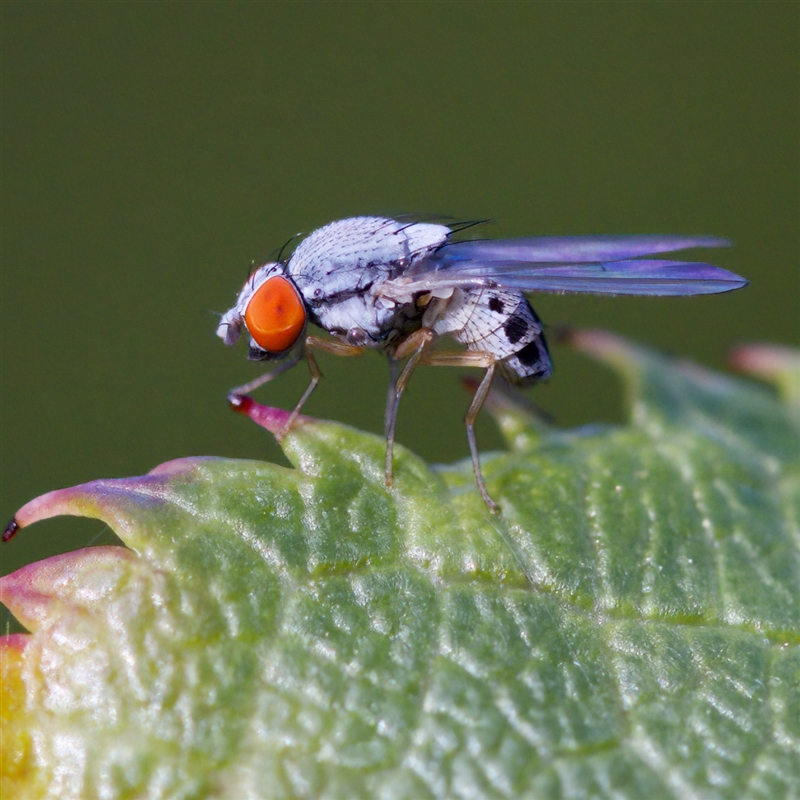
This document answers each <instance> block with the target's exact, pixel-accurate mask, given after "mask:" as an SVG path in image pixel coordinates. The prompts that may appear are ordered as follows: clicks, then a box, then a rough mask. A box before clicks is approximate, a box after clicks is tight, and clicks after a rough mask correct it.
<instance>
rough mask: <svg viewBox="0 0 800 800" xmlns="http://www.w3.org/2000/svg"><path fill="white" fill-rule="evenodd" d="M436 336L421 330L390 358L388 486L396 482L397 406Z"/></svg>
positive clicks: (386, 467)
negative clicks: (394, 467) (400, 367)
mask: <svg viewBox="0 0 800 800" xmlns="http://www.w3.org/2000/svg"><path fill="white" fill-rule="evenodd" d="M435 338H436V334H435V333H434V332H433V331H432V330H431V329H430V328H420V329H419V330H418V331H414V333H412V334H411V335H410V336H408V337H406V338H405V339H403V341H402V342H400V344H399V345H398V346H397V347H396V348H395V349H394V351H393V352H392V353H391V354H390V356H389V396H388V398H387V401H386V420H385V421H386V463H385V468H384V469H385V475H386V485H387V486H391V485H392V483H393V482H394V475H393V458H394V431H395V427H396V426H397V406H398V404H399V403H400V396H401V395H402V394H403V392H404V391H405V388H406V386H407V385H408V380H409V378H410V377H411V373H412V372H413V371H414V368H415V367H416V366H417V364H419V362H420V359H421V358H422V357H423V355H424V354H425V351H426V350H427V349H428V348H429V347H430V346H431V344H432V343H433V340H434V339H435ZM406 357H408V361H406V363H405V364H404V365H403V369H402V370H401V371H400V374H399V375H398V369H399V366H400V362H401V361H402V360H403V359H404V358H406Z"/></svg>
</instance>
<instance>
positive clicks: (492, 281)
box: [385, 259, 747, 297]
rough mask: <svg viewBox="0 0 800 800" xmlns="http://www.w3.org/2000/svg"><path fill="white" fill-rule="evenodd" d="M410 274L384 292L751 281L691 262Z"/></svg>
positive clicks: (685, 288) (640, 289) (695, 290)
mask: <svg viewBox="0 0 800 800" xmlns="http://www.w3.org/2000/svg"><path fill="white" fill-rule="evenodd" d="M434 266H438V268H434V269H429V270H428V271H425V272H423V271H417V270H415V272H414V274H408V273H406V274H405V275H403V276H402V277H400V278H397V279H396V280H394V281H391V282H390V283H389V284H388V285H387V286H386V287H385V294H387V295H389V296H391V295H396V296H398V297H399V296H400V295H402V296H408V295H413V294H416V293H417V292H428V291H430V292H433V293H434V294H436V293H437V292H440V291H441V290H446V289H449V288H463V289H467V288H479V287H482V286H503V287H507V288H514V289H520V290H522V291H525V292H554V293H557V294H565V293H581V294H632V295H653V296H659V295H660V296H666V295H672V296H680V295H696V294H717V293H719V292H730V291H732V290H733V289H739V288H741V287H742V286H746V285H747V281H746V280H745V279H744V278H741V277H740V276H739V275H736V274H734V273H733V272H729V271H728V270H725V269H722V268H721V267H715V266H713V265H712V264H700V263H694V262H687V261H660V260H650V259H647V260H642V261H637V260H628V261H611V262H606V263H594V264H583V263H581V264H541V263H536V264H532V263H525V262H518V261H510V262H489V263H487V262H484V261H458V262H447V263H446V264H439V265H434Z"/></svg>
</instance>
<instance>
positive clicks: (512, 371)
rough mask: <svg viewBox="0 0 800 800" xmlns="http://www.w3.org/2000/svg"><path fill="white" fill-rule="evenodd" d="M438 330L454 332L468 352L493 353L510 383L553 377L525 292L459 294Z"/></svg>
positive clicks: (490, 290)
mask: <svg viewBox="0 0 800 800" xmlns="http://www.w3.org/2000/svg"><path fill="white" fill-rule="evenodd" d="M434 329H435V330H436V332H437V333H439V334H444V333H449V334H450V335H451V336H453V338H454V339H456V341H458V342H461V344H463V345H465V346H466V348H467V350H472V351H481V352H484V353H491V354H492V355H493V356H494V357H495V358H497V360H498V362H499V363H498V368H499V370H500V372H501V373H502V374H503V376H504V377H505V378H506V379H507V380H508V381H510V382H511V383H514V384H519V383H523V382H527V381H528V380H529V379H534V378H545V377H547V376H548V375H549V374H550V355H549V353H548V352H547V344H546V343H545V340H544V336H543V335H542V322H541V320H540V319H539V317H537V316H536V312H534V310H533V308H531V304H530V303H529V302H528V301H527V299H526V298H525V296H524V295H523V294H522V292H519V291H516V290H514V289H500V288H496V287H487V288H484V289H465V290H456V292H455V293H454V294H453V297H452V299H451V301H450V303H449V304H448V306H447V311H446V313H445V314H442V316H441V317H440V318H439V319H438V320H437V321H436V323H435V325H434Z"/></svg>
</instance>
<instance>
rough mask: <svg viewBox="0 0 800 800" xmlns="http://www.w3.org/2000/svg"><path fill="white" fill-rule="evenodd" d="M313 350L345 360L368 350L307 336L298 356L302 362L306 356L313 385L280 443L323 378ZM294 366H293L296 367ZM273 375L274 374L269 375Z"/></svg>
mask: <svg viewBox="0 0 800 800" xmlns="http://www.w3.org/2000/svg"><path fill="white" fill-rule="evenodd" d="M312 349H313V350H322V351H324V352H326V353H332V354H333V355H335V356H342V357H344V358H352V357H353V356H360V355H363V354H364V351H365V350H366V349H367V348H366V347H355V346H354V345H352V344H346V343H345V342H339V341H336V340H335V339H320V338H318V337H316V336H306V340H305V342H304V343H303V349H302V350H301V351H300V355H299V356H298V358H297V360H296V361H295V362H294V364H296V363H297V361H299V360H300V358H301V357H302V355H303V354H305V357H306V360H307V361H308V370H309V372H310V373H311V383H309V384H308V388H307V389H306V390H305V391H304V392H303V394H302V396H301V397H300V399H299V400H298V401H297V405H296V406H295V407H294V410H293V411H292V413H291V414H290V415H289V419H288V420H286V424H285V425H284V426H283V430H282V431H281V432H280V434H279V435H278V436H276V437H275V438H277V440H278V441H279V442H280V441H281V440H282V439H283V437H284V436H286V434H287V433H288V432H289V431H290V430H291V428H292V425H294V422H295V420H296V419H297V416H298V414H299V413H300V409H301V408H302V407H303V406H304V405H305V403H306V400H308V398H309V397H311V393H312V392H313V391H314V389H316V388H317V384H318V383H319V379H320V378H321V377H322V370H321V369H320V368H319V364H317V359H316V358H315V357H314V354H313V353H312V352H311V351H312ZM294 364H292V366H294ZM269 374H270V375H272V373H269Z"/></svg>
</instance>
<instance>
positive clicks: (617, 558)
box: [0, 332, 800, 800]
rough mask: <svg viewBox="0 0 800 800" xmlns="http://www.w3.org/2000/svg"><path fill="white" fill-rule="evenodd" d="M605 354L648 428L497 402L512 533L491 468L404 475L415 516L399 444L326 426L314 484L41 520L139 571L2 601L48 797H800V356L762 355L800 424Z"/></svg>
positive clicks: (308, 429)
mask: <svg viewBox="0 0 800 800" xmlns="http://www.w3.org/2000/svg"><path fill="white" fill-rule="evenodd" d="M576 340H577V344H578V345H579V346H580V347H582V348H583V349H584V350H586V351H589V352H592V353H594V354H595V355H596V356H598V357H600V358H602V359H604V360H606V361H608V362H610V363H612V364H613V365H614V366H616V368H617V369H619V370H620V371H621V372H622V373H623V375H624V377H625V379H626V382H627V386H628V390H629V394H630V403H631V409H632V411H631V420H632V421H631V423H630V424H629V425H627V426H624V427H617V426H610V425H603V426H589V427H586V428H582V429H578V430H571V431H563V430H557V429H553V428H550V427H548V426H546V425H544V424H543V423H541V422H540V421H538V420H537V419H536V418H535V417H532V416H529V415H527V414H526V412H524V411H523V410H521V409H520V408H518V407H517V406H515V405H514V404H513V403H511V402H509V401H508V399H504V398H503V397H502V396H499V395H495V396H493V398H492V400H491V406H492V410H493V412H494V414H495V416H496V418H497V420H498V422H499V424H500V426H501V429H502V430H503V432H504V434H505V436H506V438H507V440H508V443H509V447H510V451H509V452H507V453H502V454H495V455H492V456H487V458H486V460H485V467H484V471H485V477H486V482H487V487H488V489H489V492H490V493H491V495H492V496H493V497H494V499H495V500H496V501H497V502H498V503H499V505H500V507H501V509H502V512H501V514H499V515H491V514H489V513H488V511H487V509H486V507H485V506H484V505H483V503H482V501H481V499H480V496H479V495H478V493H477V491H476V489H475V485H474V478H473V476H472V470H471V467H470V465H469V464H468V463H462V464H458V465H455V466H453V467H448V468H438V469H433V468H430V467H428V466H426V465H425V464H424V463H423V462H422V461H420V460H419V459H418V458H416V457H415V456H413V455H412V454H410V453H408V452H406V451H404V450H402V448H400V449H399V450H398V452H397V458H396V480H395V484H394V486H393V487H392V488H391V489H387V488H386V487H385V485H384V481H383V456H384V443H383V441H382V439H379V438H377V437H374V436H370V435H367V434H365V433H362V432H359V431H355V430H352V429H349V428H346V427H344V426H342V425H337V424H333V423H329V422H319V421H312V420H307V419H304V420H302V424H301V425H300V426H298V427H297V428H296V429H294V430H293V431H292V432H291V433H290V434H289V435H288V436H287V437H286V438H285V440H284V447H285V450H286V453H287V455H288V457H289V459H290V461H291V463H292V464H293V465H294V469H285V468H282V467H278V466H275V465H271V464H264V463H258V462H250V461H231V460H225V459H213V458H205V459H202V458H196V459H184V460H181V461H175V462H170V463H168V464H165V465H162V466H161V467H159V468H157V469H156V470H154V471H153V472H151V473H150V474H148V475H146V476H143V477H140V478H130V479H119V480H103V481H95V482H93V483H89V484H85V485H84V486H80V487H76V488H74V489H66V490H61V491H58V492H53V493H51V494H50V495H45V496H44V497H42V498H39V499H37V500H34V501H32V502H31V503H29V504H28V505H27V506H25V507H24V508H23V509H21V511H20V512H19V514H18V516H17V518H16V520H17V522H18V524H19V526H20V527H24V526H25V525H27V524H30V523H32V522H34V521H36V520H40V519H44V518H46V517H50V516H54V515H56V514H79V515H84V516H90V517H97V518H100V519H103V520H105V521H106V522H107V523H108V524H109V525H110V526H111V527H113V529H114V530H115V531H116V532H117V534H118V535H119V536H120V538H121V539H122V540H123V541H124V542H125V543H126V544H127V545H128V548H130V549H123V548H115V547H103V548H91V549H87V550H83V551H79V552H77V553H73V554H68V555H64V556H59V557H56V558H53V559H48V560H47V561H44V562H40V563H39V564H34V565H31V566H29V567H26V568H24V569H22V570H20V571H18V572H17V573H14V574H13V575H10V576H6V577H5V578H4V579H2V581H0V599H2V600H3V602H4V603H5V604H6V605H7V606H8V607H9V608H10V609H11V610H12V611H13V613H14V614H15V615H16V616H17V618H18V619H19V620H20V621H21V622H22V623H23V624H24V625H25V626H26V627H28V629H29V630H31V631H32V633H31V634H30V635H29V636H23V637H19V636H17V637H7V641H6V642H5V644H4V652H5V653H6V655H7V659H6V660H7V663H9V664H11V663H12V662H13V664H16V663H17V662H18V663H19V665H20V666H19V668H18V669H17V668H16V667H14V669H17V672H18V674H19V675H21V678H22V682H21V683H20V686H21V685H23V684H24V692H25V704H24V707H23V706H20V705H19V704H18V705H16V706H14V711H13V714H11V716H10V717H8V718H7V720H6V724H7V725H8V726H9V728H8V729H9V730H10V731H12V732H13V733H14V737H16V738H14V741H15V742H17V744H16V745H15V746H17V749H18V750H19V753H21V755H20V754H19V753H18V754H17V756H15V758H16V760H15V761H13V764H12V767H11V768H9V770H7V772H8V773H9V774H11V778H10V779H9V780H11V779H13V780H18V781H19V782H18V784H15V785H18V786H19V787H22V788H21V789H20V796H21V795H22V789H25V790H26V791H28V793H29V795H30V796H48V797H81V798H95V797H96V798H106V797H114V798H117V797H136V798H139V797H154V798H156V797H158V798H160V797H175V798H204V797H214V798H289V797H292V798H361V797H363V798H385V799H386V800H389V799H390V798H444V797H448V798H449V797H453V798H456V797H458V798H509V797H510V798H586V797H598V798H606V797H608V798H612V797H613V798H642V797H647V798H650V799H654V798H684V797H701V798H777V797H798V796H800V430H799V428H798V426H799V425H800V414H798V398H799V397H800V393H798V392H796V391H794V390H793V389H792V387H795V388H796V387H797V385H798V377H797V376H798V375H800V366H798V357H797V355H796V354H792V353H788V352H786V353H784V352H780V351H777V350H774V349H773V350H764V351H763V352H762V353H761V358H760V360H759V356H758V352H756V355H755V356H753V352H754V351H752V350H751V351H748V352H749V357H750V362H748V355H747V352H745V351H742V352H743V353H745V355H742V353H740V357H739V359H738V363H739V364H740V365H745V366H747V367H748V369H750V370H751V371H753V372H756V373H759V374H762V375H767V376H769V377H770V378H772V379H773V380H775V381H776V382H777V383H778V384H779V385H780V386H781V387H782V391H783V402H781V401H779V399H777V398H776V397H775V396H774V395H773V394H772V393H771V392H770V391H769V390H768V389H767V388H765V387H761V386H758V385H755V384H753V383H749V382H747V381H744V380H741V379H734V378H730V377H724V376H721V375H717V374H712V373H709V372H706V371H704V370H702V369H700V368H699V367H697V366H695V365H691V364H682V363H675V362H671V361H668V360H666V359H665V358H663V357H662V356H660V355H658V354H655V353H652V352H649V351H646V350H643V349H641V348H638V347H635V346H633V345H631V344H628V343H626V342H623V341H621V340H618V339H616V338H614V337H611V336H610V335H608V334H602V333H597V332H595V333H585V334H580V335H578V336H577V337H576ZM764 353H767V355H768V356H769V357H767V358H766V362H769V364H772V366H771V367H769V364H768V365H767V367H765V366H764V364H765V357H764ZM753 357H755V361H753ZM770 358H772V359H773V360H772V362H770ZM759 365H760V366H759ZM776 365H777V366H776ZM787 387H788V388H787ZM242 410H244V411H246V412H247V413H248V414H249V415H250V416H251V417H252V418H253V419H255V420H256V421H258V422H260V424H263V425H265V426H267V427H272V428H277V427H280V422H281V420H282V419H284V417H281V415H280V412H275V411H274V410H269V409H265V408H264V407H260V406H256V405H255V404H251V405H250V406H248V407H247V408H245V409H242ZM20 653H21V656H20ZM12 656H13V657H12ZM9 669H11V667H9ZM12 671H13V670H12ZM15 674H17V673H15ZM12 677H13V676H12ZM11 683H13V680H10V681H9V685H11ZM19 731H22V734H20V733H19ZM23 734H24V735H23ZM9 741H11V739H9ZM6 758H7V759H10V758H11V757H10V756H6ZM20 764H25V765H27V766H26V767H25V769H22V768H20V767H19V765H20ZM15 770H16V771H15ZM20 774H22V778H19V775H20ZM26 776H27V777H26ZM26 780H27V783H26ZM9 785H10V784H9Z"/></svg>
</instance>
